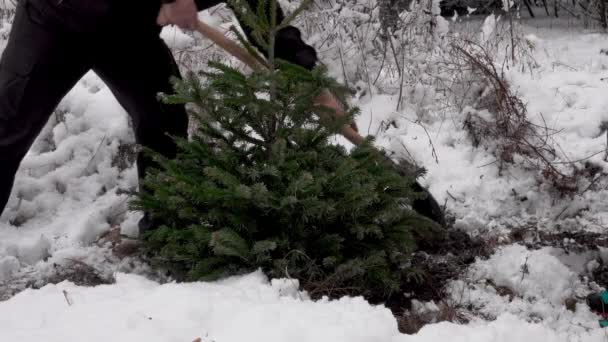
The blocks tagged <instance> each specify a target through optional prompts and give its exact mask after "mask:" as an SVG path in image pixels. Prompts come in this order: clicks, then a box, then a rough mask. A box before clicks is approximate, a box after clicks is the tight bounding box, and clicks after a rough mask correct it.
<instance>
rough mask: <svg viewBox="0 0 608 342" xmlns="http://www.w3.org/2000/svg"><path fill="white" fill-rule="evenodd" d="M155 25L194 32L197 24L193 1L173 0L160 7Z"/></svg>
mask: <svg viewBox="0 0 608 342" xmlns="http://www.w3.org/2000/svg"><path fill="white" fill-rule="evenodd" d="M156 23H157V24H158V25H161V26H165V25H177V26H178V27H180V28H182V29H186V30H194V29H195V28H196V25H197V23H198V16H197V8H196V4H195V3H194V0H175V2H172V3H168V4H164V5H162V7H161V8H160V12H159V13H158V17H157V18H156Z"/></svg>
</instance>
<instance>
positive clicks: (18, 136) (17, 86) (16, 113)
mask: <svg viewBox="0 0 608 342" xmlns="http://www.w3.org/2000/svg"><path fill="white" fill-rule="evenodd" d="M45 20H46V19H45V13H44V12H42V11H41V10H40V8H37V7H34V6H31V3H30V1H26V0H21V1H20V2H19V5H18V7H17V13H16V15H15V19H14V22H13V26H12V29H11V34H10V37H9V41H8V44H7V46H6V49H5V50H4V52H3V54H2V58H1V59H0V214H1V213H2V211H3V210H4V208H5V206H6V204H7V202H8V199H9V196H10V193H11V190H12V187H13V182H14V177H15V173H16V172H17V169H18V168H19V164H20V163H21V160H22V159H23V157H24V156H25V154H26V153H27V151H28V150H29V148H30V147H31V145H32V143H33V142H34V140H35V139H36V137H37V136H38V134H39V133H40V131H41V129H42V128H43V127H44V125H45V124H46V122H47V121H48V118H49V116H50V115H51V114H52V112H53V110H54V109H55V107H56V106H57V104H58V103H59V101H60V100H61V99H62V98H63V96H64V95H65V94H66V93H67V92H68V91H69V90H70V89H71V88H72V87H73V86H74V84H75V83H76V82H77V81H78V80H79V79H80V77H82V76H83V75H84V73H85V72H86V71H87V63H86V58H85V57H84V56H82V54H81V53H80V51H78V44H75V43H74V42H73V41H71V39H70V37H69V36H66V35H65V32H61V33H60V32H59V31H53V30H52V29H51V27H50V26H48V25H47V24H49V25H50V24H51V23H49V22H46V21H45ZM51 26H52V25H51Z"/></svg>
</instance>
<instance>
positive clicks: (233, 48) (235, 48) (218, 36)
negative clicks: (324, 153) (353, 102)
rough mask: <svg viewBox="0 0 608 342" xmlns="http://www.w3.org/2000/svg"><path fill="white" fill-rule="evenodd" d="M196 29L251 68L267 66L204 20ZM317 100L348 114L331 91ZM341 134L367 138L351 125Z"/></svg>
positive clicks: (357, 142) (355, 140)
mask: <svg viewBox="0 0 608 342" xmlns="http://www.w3.org/2000/svg"><path fill="white" fill-rule="evenodd" d="M196 30H197V31H198V32H199V33H200V34H202V35H203V36H205V37H207V38H208V39H209V40H211V41H212V42H214V43H215V44H217V45H218V46H219V47H221V48H222V49H224V50H226V51H227V52H228V53H230V54H231V55H233V56H234V57H236V58H237V59H238V60H240V61H241V62H243V63H245V65H247V66H248V67H250V68H251V69H253V70H260V69H262V68H265V67H266V66H265V65H262V64H261V63H260V62H259V61H258V60H257V59H255V58H254V57H253V56H252V55H251V54H250V53H249V51H247V49H245V48H244V47H242V46H240V45H239V44H237V43H235V42H234V41H232V40H231V39H228V38H226V36H224V34H223V33H221V32H220V31H218V30H216V29H214V28H213V27H211V26H209V25H207V24H205V23H204V22H202V21H200V20H199V22H198V24H197V26H196ZM317 100H318V102H324V103H334V107H335V112H336V113H335V115H336V116H340V117H344V116H345V115H346V114H345V113H344V110H343V109H342V106H341V105H340V103H339V102H338V101H337V100H336V99H335V98H334V96H333V95H332V94H331V93H330V92H329V91H325V92H324V93H323V94H321V96H319V98H318V99H317ZM340 134H342V135H343V136H344V137H345V138H346V139H348V141H350V142H351V143H353V144H355V145H361V144H362V143H363V142H364V141H365V138H363V137H362V136H361V135H360V134H359V133H358V132H357V131H355V130H354V129H353V128H352V127H351V126H349V125H344V126H343V127H342V128H341V129H340Z"/></svg>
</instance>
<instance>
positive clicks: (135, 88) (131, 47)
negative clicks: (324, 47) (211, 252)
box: [0, 0, 317, 227]
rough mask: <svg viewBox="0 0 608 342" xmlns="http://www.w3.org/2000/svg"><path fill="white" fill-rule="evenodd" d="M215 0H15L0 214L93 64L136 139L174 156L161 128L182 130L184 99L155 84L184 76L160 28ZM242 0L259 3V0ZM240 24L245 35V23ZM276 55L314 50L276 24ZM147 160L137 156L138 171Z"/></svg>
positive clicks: (0, 149) (5, 67) (5, 59)
mask: <svg viewBox="0 0 608 342" xmlns="http://www.w3.org/2000/svg"><path fill="white" fill-rule="evenodd" d="M221 2H223V1H218V0H197V1H195V0H19V3H18V6H17V11H16V15H15V18H14V22H13V26H12V30H11V33H10V37H9V40H8V44H7V46H6V49H5V50H4V52H3V54H2V58H1V59H0V214H1V213H2V211H3V210H4V208H5V206H6V204H7V202H8V199H9V195H10V193H11V189H12V187H13V182H14V177H15V173H16V172H17V169H18V167H19V164H20V163H21V160H22V159H23V158H24V156H25V154H26V153H27V151H28V150H29V148H30V147H31V145H32V143H33V142H34V140H35V139H36V137H37V136H38V134H39V133H40V131H41V129H42V128H43V127H44V125H45V124H46V122H47V121H48V119H49V117H50V115H51V114H52V112H53V111H54V109H55V108H56V106H57V105H58V104H59V102H60V101H61V99H62V98H63V97H64V96H65V95H66V94H67V92H68V91H69V90H70V89H71V88H72V87H73V86H74V85H75V84H76V83H77V82H78V80H79V79H80V78H81V77H82V76H83V75H85V73H87V72H88V71H89V70H93V71H95V73H96V74H97V75H99V77H100V78H101V79H102V80H103V81H104V82H105V83H106V84H107V86H108V87H109V89H110V90H111V91H112V93H113V94H114V95H115V97H116V98H117V99H118V101H119V102H120V104H121V105H122V106H123V107H124V108H125V110H126V111H127V113H128V114H129V116H130V117H131V120H132V123H133V128H134V131H135V138H136V141H137V142H138V143H139V144H141V145H144V146H147V147H149V148H151V149H153V150H156V151H158V152H160V153H161V154H163V155H165V156H167V157H169V158H171V157H173V156H175V154H176V146H175V144H174V142H173V141H172V139H171V138H170V137H168V136H167V134H170V135H174V136H181V137H184V136H186V134H187V127H188V117H187V114H186V111H185V108H184V106H182V105H170V104H165V103H161V102H160V101H159V100H158V98H157V94H158V93H160V92H165V93H170V92H172V86H171V84H170V78H171V77H172V76H176V77H180V73H179V70H178V66H177V64H176V62H175V60H174V58H173V56H172V54H171V51H170V50H169V48H168V47H167V45H166V44H165V43H164V42H163V40H162V39H161V38H160V35H159V34H160V31H161V29H162V26H164V25H169V24H175V25H178V26H180V27H182V28H185V29H188V28H193V27H194V25H195V24H196V20H197V11H200V10H204V9H206V8H209V7H212V6H215V5H217V4H219V3H221ZM247 2H248V3H249V5H250V6H251V7H252V8H257V6H258V4H257V0H247ZM277 17H278V20H279V22H280V20H282V18H283V13H282V12H281V10H280V9H278V13H277ZM243 29H244V31H245V33H246V34H247V35H248V36H250V33H251V30H250V29H249V28H247V27H246V26H244V27H243ZM251 41H252V42H253V40H251ZM275 55H276V56H277V57H278V58H281V59H284V60H287V61H289V62H292V63H295V64H299V65H301V66H303V67H305V68H308V69H312V68H313V67H314V66H315V64H316V62H317V56H316V53H315V50H314V49H313V48H312V47H310V46H309V45H307V44H305V43H304V42H303V41H302V39H301V35H300V31H299V30H298V29H297V28H295V27H292V26H290V27H286V28H285V29H282V30H281V31H280V32H278V34H277V38H276V51H275ZM150 165H151V161H150V160H148V159H147V158H145V157H143V156H142V155H140V156H139V157H138V160H137V167H138V173H139V177H140V178H141V177H143V176H144V175H145V172H146V168H148V167H149V166H150ZM145 218H146V217H144V219H145ZM145 224H146V223H144V225H145ZM147 224H148V225H149V224H150V223H147ZM140 227H141V223H140Z"/></svg>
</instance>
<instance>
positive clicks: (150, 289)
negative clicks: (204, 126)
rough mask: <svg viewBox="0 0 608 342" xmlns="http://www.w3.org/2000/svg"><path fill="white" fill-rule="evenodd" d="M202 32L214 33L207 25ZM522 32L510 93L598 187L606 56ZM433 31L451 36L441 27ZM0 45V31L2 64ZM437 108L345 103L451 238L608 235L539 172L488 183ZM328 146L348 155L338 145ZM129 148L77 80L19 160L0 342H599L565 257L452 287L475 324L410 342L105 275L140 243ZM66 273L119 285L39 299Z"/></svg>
mask: <svg viewBox="0 0 608 342" xmlns="http://www.w3.org/2000/svg"><path fill="white" fill-rule="evenodd" d="M433 3H434V4H437V3H438V2H437V1H434V2H433ZM433 10H436V7H433ZM344 11H347V9H346V8H345V9H344ZM349 15H352V16H356V15H357V13H354V12H353V13H350V14H349ZM202 17H204V18H205V20H207V21H211V22H212V23H213V24H214V26H222V25H224V28H225V26H226V24H225V23H224V24H221V20H219V19H217V18H215V17H213V16H211V15H209V14H208V13H204V14H202ZM500 20H501V19H500V18H497V17H495V16H491V17H488V18H487V19H485V22H481V21H480V20H477V21H475V20H473V21H471V22H469V24H470V25H473V26H474V27H475V28H476V29H475V30H476V31H475V32H476V35H477V36H479V35H481V36H482V40H488V39H491V37H492V36H493V35H494V34H495V33H496V30H497V22H498V21H500ZM524 22H525V21H524ZM525 23H526V24H525V27H524V31H525V36H524V37H525V41H526V42H528V44H529V45H530V46H531V48H532V54H533V59H534V61H535V64H536V65H537V67H534V68H532V71H530V69H526V71H525V72H522V71H521V70H520V69H519V68H510V69H509V70H507V72H506V75H505V76H506V78H507V81H508V82H509V84H510V85H511V86H512V88H513V89H514V90H516V92H517V93H518V94H519V95H520V96H521V98H522V99H523V101H524V102H525V103H526V105H527V106H528V112H529V115H530V117H529V119H530V120H532V121H533V122H535V123H538V124H541V123H545V122H546V123H547V125H548V126H549V127H550V128H552V129H555V130H556V131H559V134H556V135H554V136H553V139H554V140H555V143H556V144H557V145H558V146H560V148H561V149H562V150H563V152H564V154H565V155H566V156H567V157H568V158H569V159H570V160H578V159H584V158H587V157H589V156H591V157H590V158H589V161H591V162H593V163H595V164H596V165H598V166H599V167H601V168H602V169H603V170H605V171H608V163H607V162H606V161H605V160H604V157H605V155H604V153H598V152H602V151H603V150H605V149H606V137H605V134H606V132H603V131H602V130H601V129H600V125H601V123H603V122H605V121H608V113H607V112H606V108H607V105H608V103H607V101H608V97H607V96H605V94H606V93H608V89H606V88H608V84H607V82H606V80H607V79H608V56H607V55H606V54H602V53H600V50H601V49H602V48H608V37H607V36H606V35H602V34H599V33H596V32H592V31H586V30H582V29H580V28H578V27H575V28H573V27H566V25H565V24H564V22H556V23H554V22H553V21H551V20H548V19H547V20H545V21H543V20H537V21H529V22H525ZM438 24H439V25H440V26H441V28H442V30H447V29H448V24H447V22H445V21H444V20H443V19H441V18H440V21H439V22H438ZM457 25H464V24H462V23H461V22H459V21H458V20H457V19H455V20H454V22H453V23H450V25H449V28H450V29H452V28H453V27H455V26H457ZM549 27H551V28H549ZM9 29H10V25H7V24H3V26H2V27H0V38H1V39H0V49H1V48H2V47H3V46H4V44H5V42H4V39H5V38H6V34H7V33H8V31H9ZM161 36H162V38H163V39H164V40H165V41H166V42H167V43H168V45H169V46H170V47H171V48H173V49H174V50H180V51H184V50H189V49H193V50H196V49H200V46H199V44H200V41H199V40H197V39H196V38H195V37H193V35H191V34H187V33H184V32H182V31H181V30H179V29H177V28H175V27H168V28H165V29H164V30H163V31H162V34H161ZM357 58H359V57H357ZM334 71H335V70H334ZM362 88H364V89H366V88H367V86H363V87H362ZM438 97H439V93H438V92H435V90H434V89H431V88H429V87H425V86H422V85H418V86H416V87H413V88H412V89H407V90H406V94H405V98H406V101H405V102H403V103H402V104H401V107H400V108H399V109H397V103H398V102H399V96H398V95H393V94H378V93H374V92H372V93H371V94H370V93H368V94H366V95H365V96H362V97H361V98H359V99H357V100H356V101H355V104H357V105H359V106H360V108H361V112H362V114H361V116H360V117H359V118H358V122H357V123H358V126H359V127H360V129H361V131H362V132H364V133H367V134H372V135H375V136H376V137H377V139H376V144H377V145H378V146H380V147H383V148H386V149H387V150H389V151H391V152H394V153H395V155H396V156H399V157H406V158H409V159H412V160H414V161H416V162H418V163H420V164H421V165H424V166H425V167H426V168H427V169H428V173H427V175H426V176H425V177H424V178H423V179H422V182H423V183H424V184H425V185H427V186H428V187H429V189H430V191H431V192H432V193H433V194H434V195H435V196H436V197H437V199H438V200H439V201H440V203H445V204H446V206H447V208H448V209H449V211H450V212H451V213H452V214H453V215H454V216H455V219H456V224H455V225H456V227H458V228H462V229H464V230H466V231H467V232H469V233H471V234H487V235H492V234H496V235H497V236H499V237H500V236H501V234H504V233H506V232H508V231H509V229H511V227H527V228H530V229H552V230H555V231H557V230H572V231H595V232H605V222H606V221H607V220H608V190H606V186H602V187H599V188H598V189H597V190H590V191H585V192H583V193H581V194H579V195H577V196H575V197H574V198H573V199H568V198H556V196H555V194H554V193H552V192H551V190H550V189H549V188H548V187H547V186H546V184H542V183H539V182H538V178H537V174H536V173H535V172H534V171H531V170H527V169H524V168H521V167H517V166H513V167H510V168H509V169H508V170H507V171H506V172H505V174H499V170H498V167H497V165H496V164H495V163H494V161H495V157H494V156H493V155H492V153H491V152H490V151H488V150H485V149H483V148H475V147H473V146H472V145H471V142H470V139H469V138H468V136H467V133H466V131H465V130H464V129H463V127H462V120H463V118H462V115H461V113H449V112H448V113H446V112H442V111H439V110H437V108H436V107H434V106H435V105H439V104H437V103H436V102H437V98H438ZM389 123H393V124H394V126H393V125H390V124H389ZM336 141H337V142H339V143H344V144H347V143H346V142H345V140H344V139H343V138H339V137H337V138H336ZM133 142H134V139H133V137H132V133H131V128H130V123H129V120H128V116H127V115H126V113H125V112H124V110H123V109H122V108H121V107H120V105H119V104H118V103H117V102H116V100H115V99H114V97H113V96H112V94H111V92H110V91H109V89H108V88H107V87H106V86H105V85H104V84H103V82H101V80H100V79H99V78H98V77H97V76H96V75H95V74H94V73H89V74H87V75H86V76H85V77H84V78H83V79H82V80H81V81H80V82H79V83H78V84H77V85H76V86H75V87H74V89H72V90H71V92H70V93H69V94H68V96H67V97H66V98H65V99H64V100H63V101H62V103H61V104H60V106H59V108H58V110H57V111H56V113H55V114H54V115H53V117H52V118H51V120H50V121H49V124H48V125H47V126H46V128H45V129H44V131H43V133H42V134H41V136H40V137H39V139H38V140H37V141H36V143H35V144H34V147H33V148H32V150H31V151H30V153H29V154H28V156H27V157H26V159H25V160H24V162H23V164H22V166H21V168H20V171H19V173H18V175H17V179H16V184H15V188H14V192H13V194H12V196H11V199H10V201H9V205H8V207H7V209H6V211H5V212H4V213H3V214H2V216H1V217H0V293H1V292H3V291H9V292H10V291H13V290H14V291H15V292H18V291H19V290H21V289H23V288H25V287H39V286H43V287H42V288H40V289H28V290H25V291H22V292H20V293H18V294H17V295H15V296H12V297H11V298H10V299H8V300H6V301H3V302H0V341H17V340H22V341H26V342H28V341H38V340H45V341H81V340H87V341H104V342H105V341H108V340H113V341H192V340H194V339H195V338H197V337H201V338H202V339H203V341H217V342H230V341H239V342H240V341H245V340H252V341H268V342H272V341H287V340H289V341H315V342H318V341H332V342H333V341H355V342H356V341H395V342H397V341H404V342H405V341H408V342H409V341H412V342H428V341H440V340H447V339H449V340H450V341H473V342H475V341H522V340H534V341H535V340H546V341H564V342H565V341H568V342H570V341H605V340H606V338H607V337H606V332H605V330H602V329H600V328H599V327H598V322H597V320H598V319H599V318H598V316H596V315H595V314H593V313H591V312H590V311H589V309H588V308H587V307H586V305H584V303H583V301H582V298H584V296H585V295H586V294H588V293H589V292H590V291H592V290H593V286H595V287H597V284H595V285H594V284H588V277H589V274H590V272H591V270H593V269H594V268H595V267H597V266H598V265H599V261H598V260H604V262H605V259H608V257H607V255H608V253H606V251H605V250H600V251H599V252H597V253H596V252H594V251H591V252H587V253H581V254H576V253H566V252H565V251H563V250H561V249H557V248H549V247H545V248H540V249H536V250H529V249H528V248H526V247H524V246H522V245H516V244H513V245H508V244H507V245H502V246H500V247H498V248H497V250H496V252H495V253H494V254H493V255H492V256H491V257H490V258H488V259H487V260H481V259H480V260H477V261H476V262H475V263H474V264H473V265H471V266H470V267H469V268H468V269H467V271H466V272H465V274H464V275H463V276H462V277H461V279H457V280H455V281H453V282H452V283H451V284H450V285H449V298H448V299H447V301H448V302H449V304H450V305H452V306H454V308H455V309H456V310H464V309H463V308H472V310H465V311H467V314H468V317H467V318H468V319H470V322H469V323H467V324H455V323H448V322H442V323H436V324H429V325H427V326H425V327H424V328H423V329H422V330H421V331H420V332H419V333H417V334H415V335H411V336H407V335H402V334H400V333H399V332H398V330H397V323H396V321H395V319H394V317H393V316H392V314H391V313H390V311H389V310H388V309H386V308H385V307H383V306H373V305H370V304H369V303H367V302H366V301H365V300H363V299H362V298H348V297H345V298H342V299H340V300H331V301H330V300H319V301H312V300H310V299H309V298H308V297H307V295H306V294H305V293H302V292H299V291H298V290H297V284H294V282H293V281H291V280H289V279H273V280H268V279H266V278H265V277H264V276H262V274H261V273H260V272H255V273H252V274H249V275H245V276H241V277H235V278H231V279H227V280H224V281H219V282H213V283H202V282H199V283H188V284H175V283H165V284H162V283H160V282H157V281H154V280H150V279H147V278H146V277H145V275H148V274H149V273H150V272H151V271H150V269H149V267H148V266H147V265H145V264H142V263H140V262H138V261H137V260H132V259H130V258H124V259H120V258H117V257H116V256H114V255H113V254H112V252H111V250H110V249H109V247H108V245H107V244H104V243H102V242H100V241H98V239H99V236H100V235H102V234H103V233H106V232H108V231H109V230H110V229H111V228H112V227H113V226H117V225H119V226H120V230H121V232H122V233H123V234H126V235H129V236H133V237H135V236H137V222H138V220H139V218H140V217H141V214H140V213H136V212H131V211H129V210H128V200H129V196H128V195H127V193H128V192H130V191H132V190H134V189H136V187H137V177H136V170H135V168H134V167H133V166H131V165H127V167H126V168H124V167H121V166H120V165H119V164H120V163H119V162H118V160H117V158H118V157H119V149H120V148H121V146H125V145H129V144H132V143H133ZM49 146H52V148H50V147H49ZM497 241H498V242H497V244H499V242H504V241H505V240H504V239H503V240H500V239H498V240H497ZM70 260H78V261H80V262H83V263H86V264H88V265H92V266H93V267H94V268H95V269H96V271H98V272H99V273H100V274H102V275H106V276H107V275H114V277H115V278H116V283H115V284H112V285H100V286H96V287H83V286H77V285H75V284H73V283H70V282H62V283H59V284H56V285H53V284H47V281H46V279H48V278H49V277H50V276H52V275H53V272H54V269H55V267H56V266H57V265H66V264H68V263H69V262H70ZM159 281H160V280H159ZM0 298H3V297H1V296H0ZM3 299H4V298H3ZM569 299H575V300H576V301H577V305H576V310H575V311H570V310H569V309H567V308H566V306H565V305H564V303H565V301H566V300H569ZM437 304H439V303H432V302H431V303H419V304H417V305H416V307H417V309H415V310H438V309H439V305H437ZM471 311H472V312H473V313H475V315H470V313H471Z"/></svg>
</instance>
